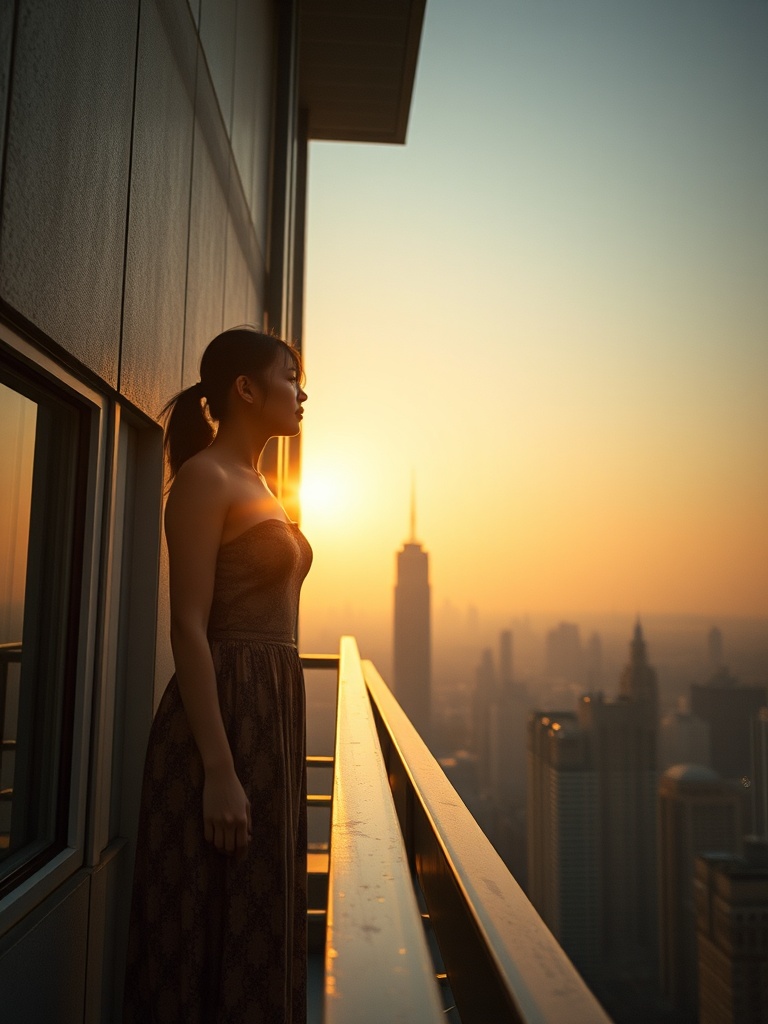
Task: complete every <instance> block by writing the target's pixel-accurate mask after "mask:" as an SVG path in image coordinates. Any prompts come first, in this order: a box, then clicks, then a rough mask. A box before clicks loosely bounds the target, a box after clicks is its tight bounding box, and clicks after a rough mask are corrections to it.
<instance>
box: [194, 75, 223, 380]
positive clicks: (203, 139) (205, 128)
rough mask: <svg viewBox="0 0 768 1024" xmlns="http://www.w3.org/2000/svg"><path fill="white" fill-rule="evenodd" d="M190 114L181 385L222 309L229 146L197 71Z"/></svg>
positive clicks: (205, 78)
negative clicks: (191, 131) (192, 128)
mask: <svg viewBox="0 0 768 1024" xmlns="http://www.w3.org/2000/svg"><path fill="white" fill-rule="evenodd" d="M195 114H196V122H195V138H194V144H193V159H192V201H191V205H190V223H189V253H188V271H187V316H186V329H185V335H184V367H183V383H184V386H186V385H188V384H192V383H194V381H196V380H197V379H198V369H199V366H200V356H201V355H202V353H203V349H204V348H205V346H206V345H207V344H208V342H209V341H210V340H211V338H212V337H214V335H216V334H218V333H219V331H220V330H221V329H222V322H223V314H224V267H225V258H226V244H227V195H228V191H229V160H230V150H229V140H228V138H227V136H226V133H225V131H224V126H223V124H222V123H221V114H220V112H219V107H218V105H217V103H216V98H215V96H214V94H213V87H212V85H211V81H210V78H209V77H208V75H204V74H198V76H197V95H196V101H195Z"/></svg>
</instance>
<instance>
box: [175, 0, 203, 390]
mask: <svg viewBox="0 0 768 1024" xmlns="http://www.w3.org/2000/svg"><path fill="white" fill-rule="evenodd" d="M199 16H200V12H199V10H198V24H197V25H196V26H195V38H196V40H197V43H196V46H195V83H194V88H193V92H192V95H193V96H194V100H193V103H192V145H191V146H190V152H189V195H188V200H187V263H186V267H185V270H184V314H183V316H182V318H181V366H180V367H179V389H181V388H183V387H184V362H185V360H186V357H187V304H188V298H189V244H190V240H191V238H192V195H193V190H194V182H195V142H196V141H197V76H198V74H199V68H200V49H201V47H202V45H203V44H202V41H201V39H200V25H199Z"/></svg>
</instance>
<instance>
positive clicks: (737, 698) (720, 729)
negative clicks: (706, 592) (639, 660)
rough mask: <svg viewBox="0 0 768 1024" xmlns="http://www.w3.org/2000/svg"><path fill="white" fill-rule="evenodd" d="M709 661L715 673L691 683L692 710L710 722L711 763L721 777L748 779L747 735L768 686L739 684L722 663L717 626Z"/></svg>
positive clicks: (711, 635) (711, 637)
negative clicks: (705, 680)
mask: <svg viewBox="0 0 768 1024" xmlns="http://www.w3.org/2000/svg"><path fill="white" fill-rule="evenodd" d="M708 650H709V659H710V664H711V665H712V666H713V668H714V673H713V675H712V677H711V678H710V680H709V682H708V683H706V684H703V685H702V684H700V683H694V684H693V686H691V712H692V713H693V714H694V715H695V716H696V717H697V718H701V719H703V720H704V721H705V722H706V723H707V724H708V725H709V738H710V745H711V762H710V763H711V765H712V767H713V768H714V769H715V771H716V772H718V773H719V774H720V775H722V777H723V778H724V779H742V778H746V779H747V780H749V778H750V775H751V771H752V764H751V760H750V749H749V736H750V728H751V723H752V719H753V718H755V716H756V715H757V713H758V711H759V710H760V708H761V707H763V706H764V705H766V704H768V688H766V687H765V686H742V685H740V683H739V681H738V680H737V679H736V678H735V677H734V676H732V675H731V673H730V672H729V671H728V669H727V668H726V667H725V666H724V664H723V642H722V636H721V634H720V631H719V630H718V629H713V630H711V631H710V633H709V641H708Z"/></svg>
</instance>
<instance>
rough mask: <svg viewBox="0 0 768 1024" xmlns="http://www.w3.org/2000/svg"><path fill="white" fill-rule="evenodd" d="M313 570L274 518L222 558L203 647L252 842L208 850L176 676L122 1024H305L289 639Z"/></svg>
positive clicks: (294, 535)
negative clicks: (230, 849)
mask: <svg viewBox="0 0 768 1024" xmlns="http://www.w3.org/2000/svg"><path fill="white" fill-rule="evenodd" d="M311 561H312V552H311V549H310V547H309V544H308V543H307V541H306V540H305V538H304V536H303V535H302V534H301V533H300V532H299V530H298V527H297V526H296V524H295V523H285V522H282V521H280V520H277V519H268V520H265V521H264V522H261V523H258V524H256V525H255V526H253V527H251V528H250V529H248V530H246V531H245V532H244V533H242V534H241V535H240V536H239V537H236V538H235V539H234V540H232V541H230V542H229V543H227V544H224V545H222V546H221V548H220V549H219V556H218V561H217V568H216V581H215V586H214V596H213V603H212V607H211V614H210V619H209V626H208V637H209V642H210V645H211V652H212V655H213V663H214V666H215V669H216V678H217V684H218V692H219V703H220V705H221V712H222V716H223V719H224V726H225V728H226V730H227V735H228V737H229V743H230V746H231V749H232V754H233V757H234V761H235V769H236V771H237V775H238V778H239V779H240V782H241V783H242V785H243V788H244V789H245V792H246V794H247V796H248V798H249V800H250V802H251V816H252V824H253V839H252V840H251V844H250V846H249V848H248V853H247V856H246V858H245V860H244V861H242V862H241V863H236V862H235V860H234V859H233V858H231V857H227V856H225V855H224V854H221V853H219V852H217V851H216V850H215V849H214V848H213V847H212V846H211V845H210V844H209V843H207V842H206V841H205V838H204V835H203V818H202V790H203V768H202V762H201V760H200V755H199V753H198V750H197V746H196V744H195V741H194V739H193V737H192V734H191V732H190V729H189V725H188V723H187V718H186V714H185V711H184V708H183V706H182V703H181V697H180V695H179V688H178V685H177V683H176V678H175V677H174V678H173V679H171V681H170V683H169V684H168V687H167V689H166V691H165V693H164V695H163V698H162V700H161V702H160V707H159V708H158V711H157V715H156V716H155V720H154V722H153V725H152V731H151V734H150V738H149V747H148V751H147V760H146V766H145V770H144V783H143V788H142V796H141V814H140V821H139V833H138V843H137V851H136V867H135V872H134V887H133V903H132V908H131V926H130V934H129V944H128V966H127V973H126V993H125V1007H124V1018H123V1019H124V1022H125V1024H153V1022H156V1024H177V1022H178V1024H182V1022H183V1024H246V1022H247V1024H303V1022H304V1021H305V1020H306V913H307V911H306V848H307V836H306V807H305V796H306V767H305V765H306V762H305V710H304V679H303V675H302V669H301V663H300V661H299V656H298V652H297V650H296V643H295V639H294V629H295V623H296V615H297V610H298V599H299V590H300V588H301V583H302V581H303V579H304V577H305V576H306V574H307V572H308V570H309V566H310V563H311Z"/></svg>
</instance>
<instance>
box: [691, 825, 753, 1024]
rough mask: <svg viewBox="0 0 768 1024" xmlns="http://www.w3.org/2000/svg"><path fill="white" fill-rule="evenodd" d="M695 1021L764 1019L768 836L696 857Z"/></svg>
mask: <svg viewBox="0 0 768 1024" xmlns="http://www.w3.org/2000/svg"><path fill="white" fill-rule="evenodd" d="M695 870H696V875H695V883H694V885H695V890H696V928H697V933H698V950H699V1024H765V1021H766V1020H768V842H767V841H766V840H764V839H762V840H760V839H756V838H755V837H750V838H747V839H745V840H744V856H743V857H737V856H733V855H728V854H720V855H719V856H718V855H716V854H709V855H707V856H703V857H699V858H697V860H696V869H695Z"/></svg>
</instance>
